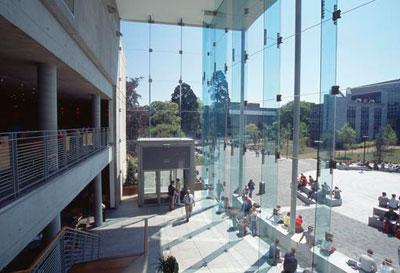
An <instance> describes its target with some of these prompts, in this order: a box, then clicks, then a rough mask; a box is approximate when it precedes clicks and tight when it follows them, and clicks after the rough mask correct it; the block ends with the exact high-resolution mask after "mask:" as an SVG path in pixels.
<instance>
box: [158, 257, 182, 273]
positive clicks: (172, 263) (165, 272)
mask: <svg viewBox="0 0 400 273" xmlns="http://www.w3.org/2000/svg"><path fill="white" fill-rule="evenodd" d="M157 272H159V273H178V272H179V264H178V262H177V261H176V259H175V257H174V256H167V257H165V256H161V257H160V258H159V259H158V268H157Z"/></svg>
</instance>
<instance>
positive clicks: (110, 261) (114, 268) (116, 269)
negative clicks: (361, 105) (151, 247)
mask: <svg viewBox="0 0 400 273" xmlns="http://www.w3.org/2000/svg"><path fill="white" fill-rule="evenodd" d="M139 257H140V255H132V256H125V257H117V258H106V259H100V260H97V261H92V262H87V263H81V264H76V265H74V266H73V267H72V268H71V270H70V271H69V272H70V273H89V272H96V273H121V272H123V271H124V270H125V269H126V268H128V267H129V266H130V265H131V264H132V263H133V262H134V261H135V260H136V259H138V258H139Z"/></svg>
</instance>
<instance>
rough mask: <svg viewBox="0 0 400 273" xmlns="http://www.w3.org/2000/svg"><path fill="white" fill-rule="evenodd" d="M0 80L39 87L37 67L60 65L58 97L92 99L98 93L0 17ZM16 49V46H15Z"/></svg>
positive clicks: (58, 66) (45, 50)
mask: <svg viewBox="0 0 400 273" xmlns="http://www.w3.org/2000/svg"><path fill="white" fill-rule="evenodd" d="M0 34H1V37H3V38H2V42H1V43H0V78H2V79H3V80H6V81H11V82H13V83H18V82H20V84H24V85H26V86H31V87H35V88H36V87H37V69H36V66H37V65H36V64H37V63H52V64H56V65H57V85H58V95H59V97H71V98H81V99H82V98H88V99H89V98H90V94H94V93H96V92H97V89H96V88H95V87H94V86H93V85H92V84H90V83H89V82H88V81H86V80H85V79H84V78H83V77H82V76H81V75H79V73H77V72H76V71H74V70H73V69H71V68H70V67H69V66H67V65H65V64H64V63H63V62H61V61H60V60H59V59H58V58H56V57H55V56H54V55H53V54H52V53H51V52H49V51H48V50H47V49H45V48H44V47H42V46H41V45H39V44H38V43H37V42H36V41H34V40H33V39H32V38H30V37H29V36H27V35H26V34H25V33H24V32H22V31H21V30H19V29H18V28H17V27H15V26H14V25H12V24H10V23H9V22H8V21H7V20H6V19H4V18H3V17H0ZM16 45H17V46H16Z"/></svg>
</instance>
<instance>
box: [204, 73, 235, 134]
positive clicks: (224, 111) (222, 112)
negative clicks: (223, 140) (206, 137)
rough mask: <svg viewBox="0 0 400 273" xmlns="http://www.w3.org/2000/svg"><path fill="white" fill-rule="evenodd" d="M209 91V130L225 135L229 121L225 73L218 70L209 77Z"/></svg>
mask: <svg viewBox="0 0 400 273" xmlns="http://www.w3.org/2000/svg"><path fill="white" fill-rule="evenodd" d="M210 82H211V84H210V89H209V90H208V92H209V93H210V98H211V101H212V103H211V111H212V112H211V115H209V117H210V120H209V123H210V126H211V128H212V130H211V132H214V133H215V136H219V137H221V136H225V134H228V132H226V128H228V126H229V124H230V121H229V106H230V102H231V100H230V98H229V91H228V82H227V81H226V78H225V74H224V73H223V72H222V71H221V70H218V71H216V72H214V73H213V76H212V78H211V81H210Z"/></svg>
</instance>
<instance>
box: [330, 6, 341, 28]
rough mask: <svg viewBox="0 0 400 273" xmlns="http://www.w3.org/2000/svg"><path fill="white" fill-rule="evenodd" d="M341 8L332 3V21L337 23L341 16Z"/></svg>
mask: <svg viewBox="0 0 400 273" xmlns="http://www.w3.org/2000/svg"><path fill="white" fill-rule="evenodd" d="M341 12H342V11H341V10H340V9H338V8H337V5H334V7H333V13H332V20H333V22H334V24H336V23H337V20H338V19H340V18H342V16H341Z"/></svg>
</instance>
